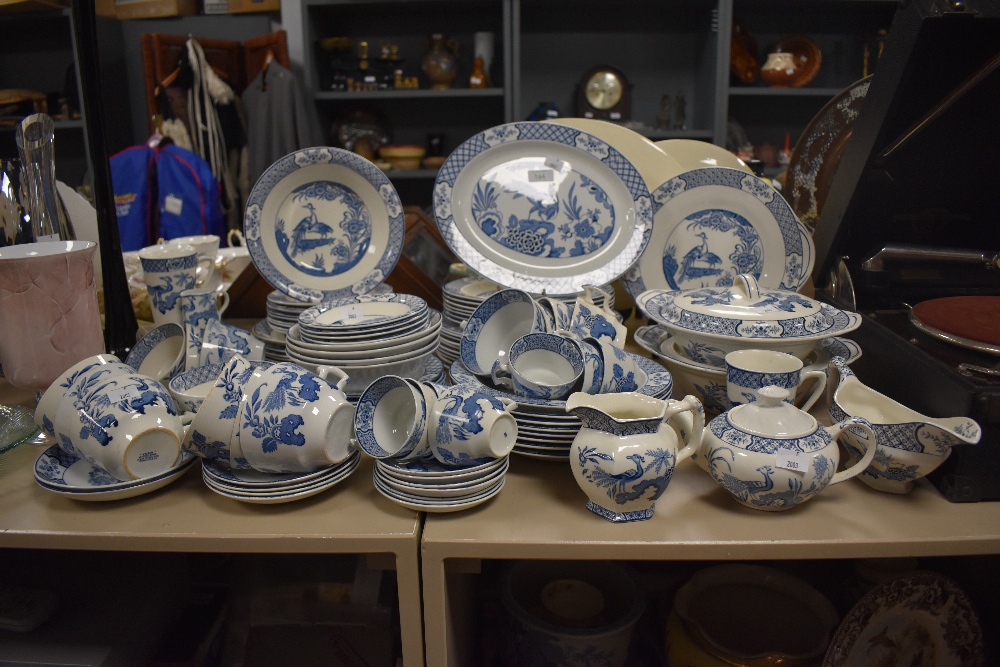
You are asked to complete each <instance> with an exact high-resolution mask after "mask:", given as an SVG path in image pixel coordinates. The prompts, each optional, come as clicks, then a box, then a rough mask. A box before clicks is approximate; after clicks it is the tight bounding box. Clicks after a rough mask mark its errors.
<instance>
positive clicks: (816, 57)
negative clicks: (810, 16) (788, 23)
mask: <svg viewBox="0 0 1000 667" xmlns="http://www.w3.org/2000/svg"><path fill="white" fill-rule="evenodd" d="M774 50H775V51H780V52H782V53H791V54H792V58H793V60H795V64H796V67H797V72H796V74H795V76H793V77H792V79H791V81H790V82H789V86H790V87H791V88H801V87H802V86H805V85H808V84H810V83H812V80H813V79H815V78H816V75H817V74H818V73H819V67H820V64H822V62H823V52H822V51H820V49H819V45H818V44H817V43H816V42H815V41H814V40H813V39H812V38H811V37H807V36H806V35H792V36H790V37H785V38H784V39H782V40H781V41H780V42H778V43H777V44H775V45H774Z"/></svg>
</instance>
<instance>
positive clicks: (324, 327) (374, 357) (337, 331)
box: [285, 294, 442, 396]
mask: <svg viewBox="0 0 1000 667" xmlns="http://www.w3.org/2000/svg"><path fill="white" fill-rule="evenodd" d="M441 322H442V316H441V313H440V312H438V311H436V310H434V309H433V308H429V307H428V305H427V302H426V301H424V300H423V299H421V298H420V297H418V296H414V295H412V294H385V295H377V296H358V297H346V298H343V299H338V300H335V301H327V302H324V303H321V304H318V305H315V306H313V307H311V308H309V309H307V310H305V311H304V312H303V313H302V314H301V316H300V317H299V320H298V323H297V324H295V325H294V326H292V327H291V328H290V329H289V331H288V334H287V336H286V338H285V349H286V353H287V354H288V357H289V359H291V360H292V361H293V362H295V363H298V364H300V365H303V366H304V367H306V368H314V367H318V366H336V367H338V368H340V369H341V370H343V371H344V372H345V373H347V375H348V377H349V380H348V384H347V387H346V389H345V392H346V393H347V394H348V395H352V396H359V395H360V394H361V393H362V392H363V391H364V390H365V388H366V387H367V386H368V385H369V384H371V383H372V382H373V381H374V380H376V379H378V378H379V377H382V376H384V375H399V376H401V377H407V378H411V379H422V378H423V376H424V375H426V373H427V371H428V368H427V366H428V364H427V360H428V358H429V357H431V356H432V355H433V354H434V352H435V351H436V350H437V347H438V339H439V334H440V331H441ZM432 379H433V378H432Z"/></svg>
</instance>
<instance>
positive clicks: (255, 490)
mask: <svg viewBox="0 0 1000 667" xmlns="http://www.w3.org/2000/svg"><path fill="white" fill-rule="evenodd" d="M360 462H361V453H360V452H358V451H356V450H355V451H354V452H353V453H352V454H351V455H350V456H348V457H347V458H346V459H344V460H343V461H341V462H340V463H335V464H334V465H331V466H329V467H326V468H322V469H320V470H315V471H313V472H302V473H286V474H273V473H266V472H258V471H257V470H233V469H231V468H230V467H229V466H228V465H226V464H225V463H223V462H222V461H220V460H218V459H204V460H203V461H202V464H201V476H202V479H204V481H205V485H206V486H208V488H210V489H211V490H212V491H215V492H216V493H218V494H219V495H222V496H225V497H227V498H232V499H233V500H239V501H242V502H245V503H257V504H262V505H264V504H267V505H273V504H276V503H287V502H291V501H293V500H300V499H302V498H308V497H309V496H314V495H316V494H317V493H320V492H322V491H326V490H327V489H329V488H330V487H331V486H333V485H335V484H337V483H339V482H341V481H343V480H344V479H346V478H347V477H348V476H349V475H350V474H351V473H352V472H354V469H355V468H357V467H358V464H359V463H360Z"/></svg>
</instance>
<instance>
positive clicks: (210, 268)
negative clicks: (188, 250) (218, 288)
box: [198, 257, 215, 284]
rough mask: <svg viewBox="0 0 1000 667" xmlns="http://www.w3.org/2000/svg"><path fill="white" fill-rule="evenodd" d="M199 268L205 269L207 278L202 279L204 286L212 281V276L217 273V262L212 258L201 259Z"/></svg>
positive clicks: (199, 259)
mask: <svg viewBox="0 0 1000 667" xmlns="http://www.w3.org/2000/svg"><path fill="white" fill-rule="evenodd" d="M198 267H199V268H204V269H205V277H204V278H202V279H201V282H202V284H205V283H207V282H208V281H209V280H211V279H212V274H214V273H215V260H213V259H212V258H211V257H199V258H198Z"/></svg>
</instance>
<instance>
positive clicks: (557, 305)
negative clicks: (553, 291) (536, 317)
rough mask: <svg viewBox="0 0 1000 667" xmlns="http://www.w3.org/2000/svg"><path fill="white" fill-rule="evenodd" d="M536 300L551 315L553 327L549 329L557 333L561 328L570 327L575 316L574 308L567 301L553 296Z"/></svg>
mask: <svg viewBox="0 0 1000 667" xmlns="http://www.w3.org/2000/svg"><path fill="white" fill-rule="evenodd" d="M536 301H537V302H538V305H539V306H541V307H542V309H543V310H544V311H545V312H547V313H549V315H550V316H551V324H552V328H550V329H547V331H549V332H552V333H555V332H556V331H558V330H559V329H569V325H570V321H571V320H572V318H573V310H572V308H570V307H569V305H567V304H566V302H565V301H562V300H561V299H556V298H554V297H551V296H543V297H539V298H538V299H536Z"/></svg>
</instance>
